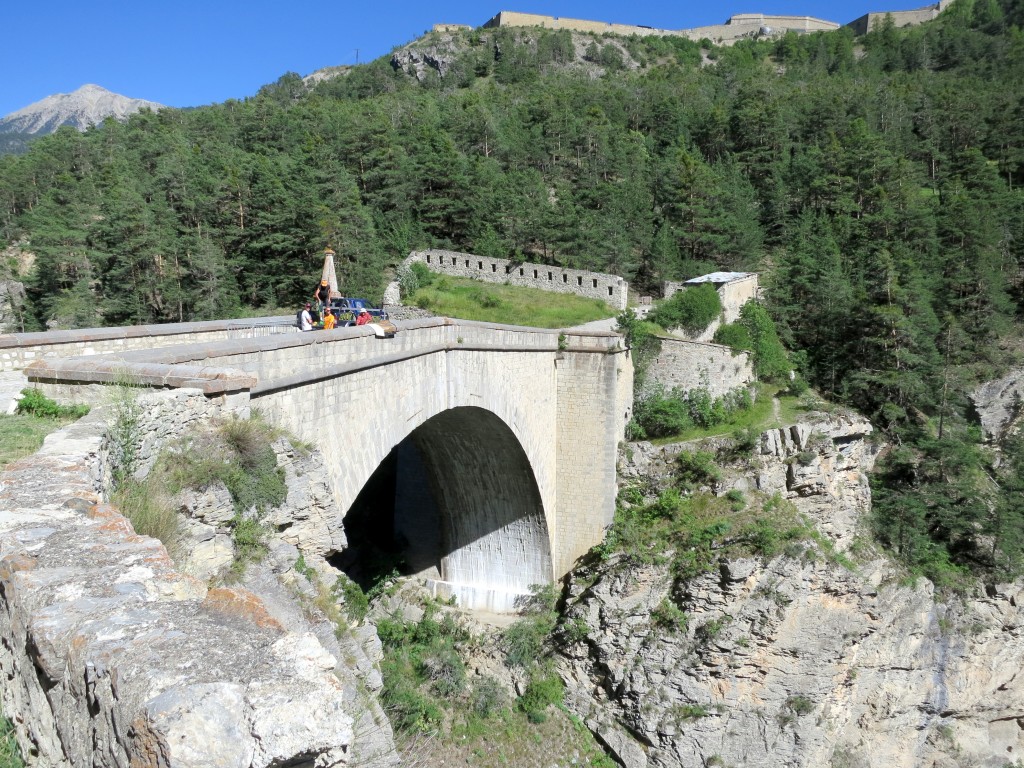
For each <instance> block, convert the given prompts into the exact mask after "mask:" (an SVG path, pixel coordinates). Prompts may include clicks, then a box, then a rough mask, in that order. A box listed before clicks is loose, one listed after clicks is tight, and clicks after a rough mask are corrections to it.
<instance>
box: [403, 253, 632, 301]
mask: <svg viewBox="0 0 1024 768" xmlns="http://www.w3.org/2000/svg"><path fill="white" fill-rule="evenodd" d="M413 261H418V262H421V263H423V264H426V265H427V267H428V268H429V269H430V270H431V271H432V272H437V273H439V274H443V275H453V276H455V277H469V278H472V279H474V280H481V281H483V282H486V283H502V284H506V285H519V286H524V287H527V288H539V289H541V290H543V291H553V292H555V293H571V294H574V295H576V296H583V297H585V298H588V299H600V300H601V301H603V302H604V303H605V304H608V305H609V306H611V307H613V308H615V309H617V310H624V309H625V308H626V300H627V294H628V291H629V283H628V282H626V281H625V280H623V279H622V278H621V277H619V276H617V275H606V274H604V273H602V272H587V271H586V270H579V269H563V268H561V267H552V266H548V265H546V264H532V263H529V262H525V263H520V262H515V261H510V260H509V259H495V258H491V257H489V256H474V255H473V254H471V253H459V252H457V251H442V250H438V249H436V248H432V249H429V250H426V251H413V252H412V253H410V254H409V256H408V257H407V258H406V260H405V262H403V263H404V264H405V265H408V264H409V263H411V262H413Z"/></svg>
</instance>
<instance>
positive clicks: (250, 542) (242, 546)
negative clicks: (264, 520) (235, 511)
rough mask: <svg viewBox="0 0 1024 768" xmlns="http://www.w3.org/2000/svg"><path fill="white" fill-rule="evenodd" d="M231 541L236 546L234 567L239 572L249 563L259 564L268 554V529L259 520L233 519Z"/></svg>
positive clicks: (249, 518) (235, 517)
mask: <svg viewBox="0 0 1024 768" xmlns="http://www.w3.org/2000/svg"><path fill="white" fill-rule="evenodd" d="M230 526H231V540H232V541H233V542H234V545H235V561H234V563H233V564H232V567H233V568H234V569H236V570H238V571H242V570H244V569H245V566H246V565H248V564H249V563H258V562H259V561H260V560H262V559H263V558H264V556H266V554H267V529H266V527H265V526H264V525H262V524H261V523H260V522H259V521H258V520H255V519H253V518H251V517H242V516H241V515H235V516H234V517H233V518H231V522H230Z"/></svg>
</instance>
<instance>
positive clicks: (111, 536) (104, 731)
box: [0, 392, 353, 768]
mask: <svg viewBox="0 0 1024 768" xmlns="http://www.w3.org/2000/svg"><path fill="white" fill-rule="evenodd" d="M167 396H168V395H167V394H165V395H164V397H167ZM169 396H170V397H171V401H168V402H167V403H164V405H165V406H167V408H161V407H160V406H159V405H154V406H153V408H152V411H153V413H156V412H157V411H160V412H162V413H163V414H164V416H165V417H167V418H169V414H171V413H173V414H174V418H173V419H171V421H173V422H174V423H175V424H177V425H178V426H180V425H181V424H182V423H183V422H185V421H187V420H189V419H200V418H205V417H206V416H207V415H208V414H209V409H210V408H211V407H212V406H213V404H212V403H211V402H210V401H208V400H207V398H206V397H205V396H203V395H201V394H199V393H191V394H189V393H187V392H177V393H170V394H169ZM158 397H160V396H158ZM168 408H169V409H170V410H168ZM167 418H163V419H161V420H160V421H161V422H162V423H165V422H166V421H167ZM161 428H162V427H161ZM167 428H168V429H172V430H173V429H176V428H178V427H177V426H176V427H167ZM104 431H105V425H104V416H103V413H102V409H97V410H95V411H93V413H91V414H90V415H89V416H87V417H85V418H84V419H82V420H81V421H79V422H77V423H76V424H73V425H71V426H69V427H67V428H65V429H64V430H61V431H60V432H58V433H55V434H53V435H50V436H49V437H47V439H46V441H45V443H44V446H43V448H42V450H40V451H39V452H38V453H37V454H36V455H34V456H32V457H29V458H27V459H24V460H21V461H19V462H15V463H14V464H11V465H10V466H9V467H8V468H7V470H6V471H5V472H4V473H3V475H2V491H0V589H2V595H3V600H2V601H0V637H2V642H0V670H2V672H3V674H4V676H5V679H6V681H7V682H5V684H4V686H3V688H2V697H3V707H4V711H5V712H6V713H7V714H8V715H9V716H11V717H12V719H13V721H14V722H15V729H16V734H17V738H18V741H19V743H20V745H21V747H22V750H23V752H24V753H25V754H26V755H33V758H32V764H33V765H36V766H44V767H49V766H61V767H62V768H65V767H67V766H83V767H84V766H90V768H92V767H94V766H95V767H102V768H108V767H109V768H114V767H115V766H116V767H117V768H125V766H128V765H133V766H135V765H161V766H167V768H171V767H172V766H174V767H177V768H198V766H206V765H231V766H239V767H242V766H246V767H250V768H264V767H265V766H269V765H285V764H287V765H297V764H300V763H301V764H304V765H305V764H310V765H312V763H313V762H314V761H315V762H316V764H317V765H318V766H337V765H342V764H345V763H346V761H347V759H348V749H349V745H350V744H351V743H352V739H353V728H352V718H351V717H350V715H349V714H348V713H347V712H346V709H347V705H346V702H345V692H344V690H343V685H342V683H341V681H340V680H339V679H338V678H337V677H335V676H334V674H333V670H334V668H335V664H336V660H335V659H334V658H333V657H332V656H331V655H330V654H329V653H327V652H326V651H325V650H324V648H323V646H322V645H321V644H320V643H319V642H318V641H317V640H316V638H315V637H314V636H313V635H312V634H308V633H305V634H302V633H295V632H288V631H285V630H284V629H283V628H282V626H281V625H280V624H279V623H278V622H277V621H276V620H275V619H273V618H272V617H271V616H270V615H269V614H268V612H267V610H266V609H265V608H264V606H263V604H262V603H261V602H260V600H259V599H258V598H256V597H255V595H253V594H252V593H250V592H247V591H246V590H243V589H228V588H208V587H207V585H206V584H204V583H203V582H201V581H198V580H197V579H194V578H192V577H189V576H185V575H183V574H181V573H180V572H178V571H177V570H176V569H175V567H174V564H173V563H172V562H171V560H170V558H169V557H168V555H167V552H166V550H165V549H164V547H163V545H162V544H160V543H159V542H158V541H156V540H155V539H150V538H147V537H142V536H137V535H136V534H135V533H134V531H133V530H132V527H131V525H130V523H128V521H127V520H126V519H125V518H123V517H122V516H121V515H120V514H119V513H118V512H117V510H115V509H113V508H112V507H110V506H107V505H105V504H103V503H101V493H100V489H101V487H102V482H103V481H102V479H103V476H104V467H103V464H104V462H103V453H104V447H103V444H104Z"/></svg>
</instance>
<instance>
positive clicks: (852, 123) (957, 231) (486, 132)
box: [0, 0, 1024, 575]
mask: <svg viewBox="0 0 1024 768" xmlns="http://www.w3.org/2000/svg"><path fill="white" fill-rule="evenodd" d="M1022 26H1024V3H1022V2H1021V0H975V1H974V2H971V0H958V2H957V3H955V4H954V5H953V6H952V7H951V8H950V10H949V11H948V12H946V13H944V14H943V15H942V16H941V17H940V18H939V19H938V20H936V21H935V22H932V23H929V24H927V25H924V26H922V27H918V28H912V29H904V30H897V29H894V28H892V27H891V26H884V27H883V28H880V29H877V30H875V31H874V32H872V33H871V34H869V35H868V36H866V37H865V38H861V39H854V38H853V36H852V34H851V33H850V31H849V30H839V31H836V32H831V33H823V34H814V35H808V36H797V35H788V36H786V37H784V38H782V39H781V40H778V41H762V42H753V41H751V42H743V43H740V44H738V45H736V46H735V47H732V48H722V49H718V48H713V47H709V46H705V47H704V48H702V47H701V46H700V45H698V44H695V43H691V42H689V41H685V40H682V39H671V38H656V37H650V38H644V39H638V38H630V39H623V38H613V37H606V38H600V37H590V38H588V37H586V36H581V35H576V36H573V35H572V34H571V33H569V32H565V31H562V32H554V31H542V30H523V29H518V30H511V29H503V30H478V31H474V32H465V33H455V34H454V36H449V37H448V38H445V39H444V40H440V39H439V38H437V37H436V36H435V35H431V36H428V38H427V39H425V40H423V41H418V42H417V43H414V44H412V47H413V48H416V47H417V46H428V47H429V46H437V45H438V44H440V43H443V44H444V45H445V46H447V50H449V51H450V52H451V56H450V61H447V62H446V63H445V66H443V67H435V68H433V69H431V68H429V67H427V68H425V69H424V68H420V71H419V72H418V74H419V77H414V76H413V74H410V72H412V68H411V67H409V68H403V67H394V66H392V64H391V59H390V58H385V59H381V60H378V61H376V62H373V63H371V64H368V65H365V66H361V67H356V68H354V69H352V70H351V72H349V73H348V74H346V75H344V76H339V77H336V78H334V79H332V80H328V81H326V82H321V83H320V84H318V85H316V86H315V87H313V88H312V89H311V90H310V89H307V87H306V86H305V85H304V84H303V82H302V80H301V78H299V77H298V76H297V75H292V74H289V75H285V76H283V77H282V78H281V79H280V80H279V81H278V82H277V83H275V84H272V85H268V86H266V87H265V88H264V89H262V90H261V92H260V93H259V94H258V95H257V96H256V97H254V98H251V99H247V100H245V101H243V102H238V101H230V102H227V103H225V104H221V105H215V106H211V107H203V108H200V109H195V110H188V111H179V110H162V111H161V112H159V113H157V114H152V113H143V114H140V115H138V116H136V117H134V118H132V119H131V120H129V121H128V122H127V124H124V125H122V124H119V123H117V122H115V121H112V120H111V121H107V122H106V123H105V124H104V125H102V126H100V127H98V128H96V129H92V130H90V131H88V132H87V133H86V134H84V135H81V134H79V133H77V132H75V131H73V130H69V129H64V130H61V131H59V132H58V133H57V134H55V135H54V136H52V137H47V138H45V139H42V140H40V141H37V142H35V143H33V145H32V147H31V149H30V151H29V152H28V153H27V154H25V155H23V156H17V157H3V158H0V201H2V206H0V235H2V238H3V240H5V241H7V243H9V244H10V243H16V242H19V243H22V244H23V246H24V250H27V251H30V252H32V253H34V254H35V264H34V270H33V271H32V273H31V275H30V276H29V289H30V297H31V313H32V317H31V319H30V323H31V324H34V327H37V328H41V327H44V326H49V327H71V326H91V325H100V324H124V323H133V322H142V321H148V322H153V321H176V320H187V319H202V318H212V317H224V316H230V315H236V314H241V313H247V312H253V311H258V310H259V309H260V308H263V307H292V306H294V305H295V304H296V303H297V302H298V301H300V300H301V299H302V298H304V296H305V295H306V294H307V293H308V292H309V290H310V289H311V285H312V283H311V280H312V279H313V278H314V277H315V275H316V274H317V272H318V270H319V265H320V259H321V255H320V254H321V251H322V249H323V248H324V247H325V246H327V245H331V246H332V247H333V248H334V249H335V250H336V251H337V252H338V254H339V256H338V273H339V279H340V280H341V282H342V285H343V287H344V289H345V290H346V291H347V292H349V293H352V294H361V293H367V294H370V295H374V296H377V297H379V296H380V294H381V291H382V289H383V285H384V283H385V282H386V279H387V278H388V271H389V267H393V266H394V265H395V264H397V263H398V261H399V260H401V259H402V258H403V257H404V256H405V255H406V254H407V253H408V251H409V250H410V249H412V248H419V247H424V246H430V245H433V246H444V247H451V248H455V249H461V250H467V251H472V252H476V253H480V254H485V255H494V256H501V257H508V256H512V257H520V256H521V257H523V258H529V259H531V260H548V261H551V262H553V263H557V264H561V265H566V266H572V267H583V268H588V269H595V270H600V271H603V272H613V273H617V274H621V275H623V276H625V277H626V278H628V279H629V280H630V281H631V282H632V283H633V284H634V286H635V287H636V288H637V289H638V290H640V291H642V292H646V291H653V290H656V289H657V286H658V284H659V283H660V281H662V280H665V279H680V278H687V277H690V276H693V275H694V274H696V273H700V272H702V271H707V270H710V269H729V270H735V269H757V270H760V271H762V272H763V273H764V274H765V278H764V281H765V282H766V283H767V285H768V288H769V296H770V307H771V309H772V312H773V314H774V317H775V319H776V322H777V323H778V325H779V329H780V332H781V334H782V336H783V339H784V341H785V342H786V343H787V345H788V346H789V347H790V349H791V350H793V351H794V353H795V359H796V360H797V362H798V365H799V366H800V367H801V369H802V371H803V373H804V374H805V375H806V377H807V378H808V379H809V380H810V381H811V382H812V384H814V385H815V386H816V387H817V388H818V389H819V391H821V392H822V393H823V394H825V395H827V396H829V397H831V398H835V399H839V400H843V401H845V402H847V403H850V404H852V405H854V406H856V407H857V408H859V409H861V410H862V411H864V412H865V413H867V414H868V415H870V416H871V417H872V418H873V419H874V421H875V422H876V424H878V425H879V426H881V427H882V428H883V429H884V430H885V431H886V433H887V435H888V436H889V438H890V439H891V440H892V441H893V442H894V444H895V445H896V446H897V450H895V451H894V452H893V454H892V456H891V458H890V460H889V461H888V462H887V463H886V464H885V470H884V473H883V476H882V477H883V482H882V483H880V487H879V491H880V492H879V493H878V494H877V500H878V505H877V506H878V509H879V510H880V513H879V519H878V532H879V534H880V535H881V536H882V537H883V539H884V540H886V541H887V542H888V543H890V544H891V545H892V546H893V547H895V548H896V549H897V550H898V551H900V552H901V553H902V554H903V555H904V556H905V557H906V558H907V560H908V561H909V562H910V563H912V564H915V565H916V566H918V567H922V568H924V569H925V570H926V571H927V572H929V573H930V574H932V575H941V574H942V573H943V572H945V569H946V568H947V564H948V563H949V562H953V563H960V564H969V565H980V566H982V567H985V568H993V567H998V568H1000V569H1001V570H1004V571H1005V570H1013V569H1015V568H1016V566H1017V560H1018V558H1019V555H1020V553H1021V551H1022V547H1024V533H1021V530H1022V525H1021V521H1022V520H1024V509H1022V502H1021V501H1020V496H1019V494H1011V493H1006V492H1004V490H1005V489H1006V488H1007V487H1008V486H1007V484H1008V483H1010V482H1011V481H1012V482H1018V483H1019V480H1016V479H1015V477H1016V476H1015V475H1010V476H1000V475H999V474H998V472H997V471H996V470H995V469H994V467H993V466H992V465H991V459H990V458H989V457H988V454H986V453H985V452H983V451H982V450H981V449H980V447H979V443H978V441H979V438H978V435H977V434H976V432H975V430H974V428H973V427H972V426H971V425H970V424H969V422H968V420H967V418H966V399H965V393H966V392H967V391H968V390H969V388H970V387H971V386H973V384H974V383H975V382H977V381H980V380H983V379H985V378H988V377H991V376H992V375H993V374H995V373H998V372H1001V371H1003V370H1005V369H1006V368H1007V367H1008V366H1009V365H1011V364H1013V363H1017V362H1020V360H1021V358H1022V353H1021V345H1020V333H1019V331H1020V328H1019V322H1020V318H1019V314H1020V307H1021V301H1022V297H1024V293H1022V284H1021V263H1022V259H1024V194H1022V192H1021V190H1020V185H1021V184H1022V183H1024V89H1022V87H1021V83H1024V33H1022V32H1021V27H1022ZM407 69H408V71H407ZM442 72H443V75H442V74H441V73H442ZM1009 455H1010V457H1011V458H1010V464H1013V463H1014V462H1016V463H1017V464H1019V465H1021V466H1024V449H1020V448H1019V447H1018V448H1017V449H1016V450H1015V451H1011V452H1010V454H1009ZM1013 465H1014V466H1016V464H1013ZM1005 466H1007V464H1004V467H1005ZM954 573H955V571H954Z"/></svg>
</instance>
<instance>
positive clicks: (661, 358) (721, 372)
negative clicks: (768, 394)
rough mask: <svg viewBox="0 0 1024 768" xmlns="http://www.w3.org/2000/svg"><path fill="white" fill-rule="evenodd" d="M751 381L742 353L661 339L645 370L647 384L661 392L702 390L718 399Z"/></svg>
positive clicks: (750, 374) (746, 357)
mask: <svg viewBox="0 0 1024 768" xmlns="http://www.w3.org/2000/svg"><path fill="white" fill-rule="evenodd" d="M754 379H755V377H754V369H753V367H752V366H751V364H750V358H749V355H748V354H747V353H746V352H734V351H733V350H732V349H731V348H730V347H725V346H722V345H721V344H707V343H704V342H699V341H683V340H682V339H671V338H665V337H661V352H660V353H659V354H658V357H657V358H655V360H654V361H653V362H652V363H651V364H650V367H649V368H648V369H647V381H648V383H652V384H660V385H662V386H663V387H665V389H674V388H677V387H678V388H679V389H682V390H684V391H685V390H689V389H695V388H697V387H704V388H706V389H707V390H708V391H709V392H711V394H712V395H713V396H714V397H721V396H722V395H724V394H725V393H726V392H728V391H729V390H731V389H735V388H736V387H745V386H747V385H748V384H750V383H751V382H753V381H754Z"/></svg>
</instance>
